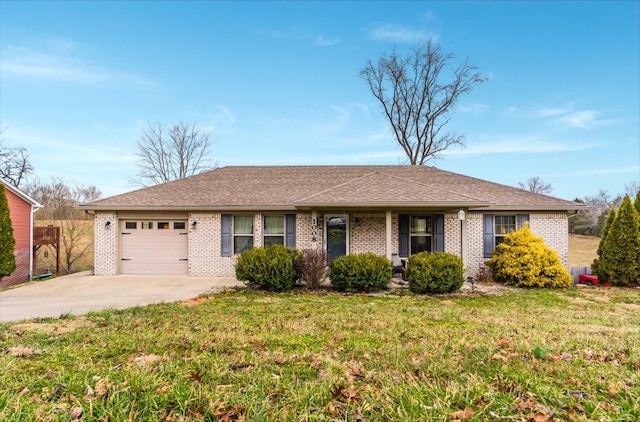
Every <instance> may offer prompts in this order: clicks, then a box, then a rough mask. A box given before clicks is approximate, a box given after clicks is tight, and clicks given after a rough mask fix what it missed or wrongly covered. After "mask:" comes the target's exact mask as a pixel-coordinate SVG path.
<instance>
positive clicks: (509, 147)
mask: <svg viewBox="0 0 640 422" xmlns="http://www.w3.org/2000/svg"><path fill="white" fill-rule="evenodd" d="M591 147H593V145H590V144H580V145H578V144H568V143H561V142H553V141H550V140H544V139H542V138H540V137H537V136H529V137H524V138H519V139H513V140H505V141H500V142H492V143H485V144H473V145H471V146H469V147H467V148H465V149H463V150H448V151H446V152H444V153H443V156H446V157H452V158H454V157H473V156H479V155H496V154H519V153H536V154H546V153H557V152H568V151H582V150H585V149H589V148H591Z"/></svg>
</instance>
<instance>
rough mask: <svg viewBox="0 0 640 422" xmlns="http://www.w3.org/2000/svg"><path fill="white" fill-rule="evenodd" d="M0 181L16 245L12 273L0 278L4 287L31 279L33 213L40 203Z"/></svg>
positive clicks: (7, 183)
mask: <svg viewBox="0 0 640 422" xmlns="http://www.w3.org/2000/svg"><path fill="white" fill-rule="evenodd" d="M0 183H2V184H3V185H4V188H5V193H6V195H7V202H8V203H9V215H10V216H11V225H12V226H13V236H14V237H15V239H16V246H15V249H14V252H13V253H14V256H15V257H16V270H15V271H14V272H13V274H11V275H9V276H5V277H2V280H0V287H6V286H10V285H13V284H19V283H24V282H26V281H29V280H31V276H32V262H33V261H32V259H33V255H32V251H33V214H34V213H35V212H36V211H37V210H38V209H40V208H42V205H40V204H39V203H38V202H37V201H36V200H34V199H33V198H31V197H29V195H27V194H26V193H24V192H22V191H21V190H20V189H18V188H17V187H15V186H13V185H12V184H11V183H9V182H7V181H5V180H3V179H0Z"/></svg>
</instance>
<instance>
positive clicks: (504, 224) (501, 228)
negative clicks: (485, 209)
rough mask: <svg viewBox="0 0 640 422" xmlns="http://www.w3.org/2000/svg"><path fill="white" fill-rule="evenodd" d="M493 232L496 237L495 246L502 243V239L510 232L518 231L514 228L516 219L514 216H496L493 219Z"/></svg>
mask: <svg viewBox="0 0 640 422" xmlns="http://www.w3.org/2000/svg"><path fill="white" fill-rule="evenodd" d="M493 224H494V230H493V233H494V235H495V237H496V240H495V245H496V246H497V245H498V244H499V243H501V242H502V241H504V237H505V236H506V235H508V234H509V233H511V232H514V231H516V230H518V228H519V227H517V226H516V224H517V218H516V215H515V214H513V215H499V214H497V215H496V216H495V218H494V223H493Z"/></svg>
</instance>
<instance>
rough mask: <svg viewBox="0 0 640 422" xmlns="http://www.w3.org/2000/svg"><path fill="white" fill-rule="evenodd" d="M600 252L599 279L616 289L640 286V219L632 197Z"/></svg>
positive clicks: (610, 228)
mask: <svg viewBox="0 0 640 422" xmlns="http://www.w3.org/2000/svg"><path fill="white" fill-rule="evenodd" d="M598 249H599V250H600V254H599V255H600V258H599V259H598V263H597V265H596V268H597V271H598V273H597V275H598V278H600V276H601V275H602V276H604V277H605V280H607V281H609V282H611V284H613V285H616V286H636V285H640V217H638V212H637V211H636V209H635V207H634V206H633V205H632V203H631V199H630V198H629V197H628V196H625V197H624V199H623V201H622V205H620V209H619V210H618V212H617V215H616V217H615V219H614V220H613V223H611V226H610V227H609V230H608V231H607V233H606V236H605V237H603V239H602V240H601V241H600V247H599V248H598Z"/></svg>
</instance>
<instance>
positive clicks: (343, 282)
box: [329, 252, 393, 292]
mask: <svg viewBox="0 0 640 422" xmlns="http://www.w3.org/2000/svg"><path fill="white" fill-rule="evenodd" d="M392 275H393V265H391V261H389V260H388V259H387V258H385V257H384V256H378V255H375V254H373V253H371V252H367V253H363V254H354V255H343V256H340V257H338V258H336V259H334V260H333V262H332V263H331V267H330V270H329V278H330V279H331V286H333V288H334V289H336V290H339V291H346V292H355V291H361V292H372V291H377V290H383V289H386V288H387V287H388V285H389V280H391V277H392Z"/></svg>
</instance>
